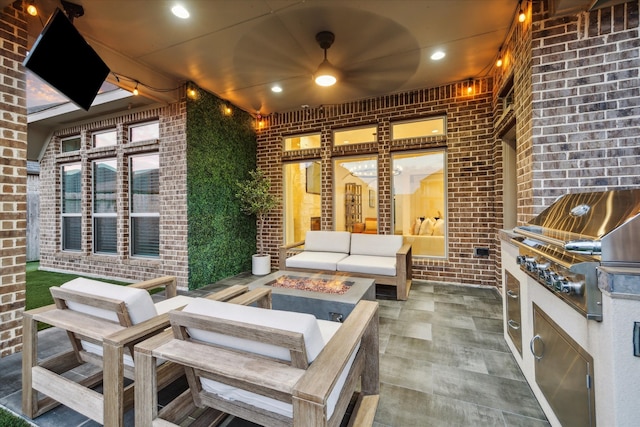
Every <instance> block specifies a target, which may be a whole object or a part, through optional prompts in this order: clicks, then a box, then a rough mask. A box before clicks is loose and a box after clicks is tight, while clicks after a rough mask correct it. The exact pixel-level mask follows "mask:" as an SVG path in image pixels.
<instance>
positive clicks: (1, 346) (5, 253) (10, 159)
mask: <svg viewBox="0 0 640 427" xmlns="http://www.w3.org/2000/svg"><path fill="white" fill-rule="evenodd" d="M0 28H2V30H1V31H0V38H1V43H0V59H1V62H0V64H1V68H0V69H1V73H2V80H0V99H1V102H2V108H1V112H0V114H1V116H0V117H1V118H0V132H2V138H1V139H0V153H1V154H2V155H1V156H0V206H1V207H2V209H1V212H2V216H1V217H0V266H1V268H0V357H4V356H8V355H10V354H12V353H15V352H17V351H20V350H21V349H22V312H23V310H24V306H25V289H26V282H25V278H26V276H25V274H26V273H25V265H26V259H27V247H26V241H27V239H26V231H27V108H26V105H27V101H26V89H25V88H26V76H25V70H24V67H23V66H22V61H23V60H24V57H25V54H26V48H27V22H26V20H25V16H24V13H23V12H22V10H21V9H16V8H14V6H7V7H6V8H4V9H3V10H2V12H0Z"/></svg>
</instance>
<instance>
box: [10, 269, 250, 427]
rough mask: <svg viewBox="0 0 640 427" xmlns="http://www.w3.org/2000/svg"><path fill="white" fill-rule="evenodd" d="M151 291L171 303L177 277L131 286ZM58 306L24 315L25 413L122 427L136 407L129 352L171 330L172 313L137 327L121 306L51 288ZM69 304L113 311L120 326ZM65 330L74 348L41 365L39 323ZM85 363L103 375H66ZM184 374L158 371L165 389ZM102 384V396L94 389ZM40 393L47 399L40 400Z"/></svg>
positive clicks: (169, 368) (225, 294)
mask: <svg viewBox="0 0 640 427" xmlns="http://www.w3.org/2000/svg"><path fill="white" fill-rule="evenodd" d="M128 286H131V287H134V288H140V289H145V290H147V291H151V290H153V289H158V288H164V289H165V296H166V298H167V299H169V298H173V297H175V296H176V295H177V286H176V278H175V277H174V276H164V277H159V278H156V279H151V280H147V281H144V282H139V283H134V284H131V285H128ZM50 289H51V292H52V295H53V296H54V301H55V304H52V305H49V306H45V307H41V308H37V309H34V310H29V311H25V312H24V314H23V328H24V331H23V334H24V335H23V338H24V342H23V350H22V353H23V355H22V412H23V414H24V415H26V416H27V417H29V418H32V419H33V418H36V417H38V416H40V415H42V414H43V413H45V412H47V411H49V410H51V409H53V408H54V407H56V406H58V405H60V404H63V405H65V406H68V407H70V408H72V409H73V410H75V411H77V412H79V413H81V414H83V415H85V416H87V417H88V418H91V419H92V420H94V421H96V422H98V423H100V424H103V425H105V426H122V425H123V423H124V421H123V417H124V413H125V412H126V410H128V409H130V408H131V407H132V406H133V399H134V387H133V386H134V384H135V383H132V384H129V385H127V386H125V383H124V379H125V378H128V379H134V369H133V368H132V367H131V366H127V365H126V364H125V363H124V362H123V356H124V354H125V352H130V353H129V354H130V355H131V356H133V355H134V353H133V346H134V345H135V344H136V343H138V342H140V341H143V340H145V339H148V338H149V337H151V336H153V335H154V334H158V333H160V332H162V331H164V330H165V329H167V328H168V327H169V317H168V314H166V313H165V314H160V315H157V316H155V317H153V318H151V319H149V320H147V321H144V322H141V323H139V324H137V325H132V324H131V319H130V316H129V313H128V311H127V308H126V305H125V303H124V302H123V301H119V300H115V299H112V298H104V297H99V296H96V295H89V294H86V293H82V292H77V291H72V290H68V289H63V288H58V287H52V288H50ZM246 292H248V287H247V286H241V285H236V286H232V287H229V288H227V289H224V290H223V291H220V292H217V293H214V294H212V295H211V296H210V297H209V298H211V299H215V300H220V301H227V300H230V299H232V298H234V297H237V296H238V295H241V294H244V293H246ZM66 301H74V302H76V303H82V304H85V305H90V306H92V307H99V308H101V309H107V310H112V311H114V312H115V313H116V314H117V316H118V319H119V323H114V322H111V321H108V320H105V319H102V318H99V317H94V316H90V315H88V314H84V313H80V312H77V311H73V310H70V309H68V307H67V304H66ZM39 322H42V323H46V324H48V325H51V326H54V327H58V328H61V329H63V330H65V331H66V332H67V335H68V336H69V338H70V340H71V345H72V349H71V350H69V351H64V352H62V353H60V354H57V355H54V356H52V357H49V358H47V359H45V360H42V361H39V360H38V357H37V350H38V331H37V326H38V323H39ZM80 339H82V340H84V341H87V342H91V343H95V344H98V345H101V346H102V349H103V352H102V357H101V356H99V355H96V354H95V353H90V352H87V351H85V350H83V348H82V346H81V343H80ZM84 363H89V364H92V365H95V366H97V367H98V368H99V371H98V372H96V373H95V374H93V375H90V376H88V377H85V378H84V379H81V380H79V381H77V382H76V381H72V380H71V379H68V378H66V377H63V376H62V374H63V373H65V372H68V371H70V370H72V369H74V368H76V367H78V366H80V365H82V364H84ZM182 375H184V370H183V369H182V368H181V367H179V366H176V365H174V364H167V363H165V364H162V365H160V366H159V367H158V372H157V376H158V386H159V388H162V387H163V386H165V385H168V384H170V383H171V382H173V381H174V380H176V379H177V378H179V377H180V376H182ZM101 382H102V385H103V393H99V392H97V391H95V390H93V387H95V386H97V385H99V384H100V383H101ZM38 392H41V393H43V394H44V395H45V397H44V398H41V399H40V398H39V396H38Z"/></svg>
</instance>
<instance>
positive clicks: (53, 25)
mask: <svg viewBox="0 0 640 427" xmlns="http://www.w3.org/2000/svg"><path fill="white" fill-rule="evenodd" d="M23 65H24V66H25V67H26V68H27V69H29V70H31V71H32V72H33V73H34V74H35V75H37V76H38V77H39V78H41V79H42V80H44V81H45V82H47V83H48V84H49V85H51V86H52V87H53V88H55V89H56V90H58V91H59V92H60V93H61V94H63V95H64V96H66V97H67V98H69V100H71V101H72V102H73V103H74V104H76V105H77V106H79V107H81V108H83V109H84V110H85V111H89V107H91V104H92V103H93V100H94V99H95V98H96V95H97V94H98V91H99V90H100V86H102V83H104V81H105V79H106V78H107V76H108V75H109V71H110V70H109V67H107V65H106V64H105V63H104V61H103V60H102V59H101V58H100V56H98V54H97V53H96V51H95V50H93V48H92V47H91V46H89V44H88V43H87V42H86V41H85V39H84V37H82V35H81V34H80V33H79V32H78V30H77V29H76V27H74V26H73V24H72V23H71V21H70V20H69V18H67V16H66V15H65V14H64V12H63V11H62V10H61V9H56V11H55V12H54V13H53V15H52V16H51V18H49V21H47V25H45V27H44V29H43V30H42V32H41V33H40V35H39V36H38V38H37V40H36V42H35V43H34V44H33V47H32V48H31V50H30V52H29V54H28V55H27V57H26V58H25V60H24V64H23Z"/></svg>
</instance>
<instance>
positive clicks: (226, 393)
mask: <svg viewBox="0 0 640 427" xmlns="http://www.w3.org/2000/svg"><path fill="white" fill-rule="evenodd" d="M200 300H202V299H200V298H198V299H197V300H196V301H194V302H193V303H191V304H189V305H188V306H187V307H185V308H184V309H183V311H184V312H190V313H197V314H203V315H212V314H211V313H212V311H209V310H207V309H208V308H209V307H206V306H208V305H210V304H208V303H209V302H215V303H218V302H217V301H209V300H203V301H204V302H205V303H206V304H199V303H198V302H199V301H200ZM219 304H225V303H218V304H214V305H219ZM226 304H227V305H230V306H232V307H238V308H240V307H245V306H237V305H236V306H234V305H233V304H228V303H226ZM247 308H252V309H256V310H260V311H265V309H260V308H256V307H247ZM211 309H214V310H215V308H213V307H211ZM231 311H235V310H231ZM239 311H244V310H239ZM266 311H269V312H272V313H279V311H278V310H266ZM213 313H215V317H222V318H225V319H229V320H238V319H235V317H237V316H236V315H233V316H231V317H234V319H230V318H229V317H227V316H224V317H223V316H218V315H219V314H220V312H219V311H217V310H216V311H213ZM280 313H287V315H285V316H283V317H280V315H277V318H278V320H277V321H276V322H275V323H278V324H279V323H280V321H281V320H284V319H285V318H288V317H291V320H294V318H295V317H298V316H295V315H298V314H301V313H293V312H280ZM289 315H293V316H289ZM302 316H304V317H306V318H308V317H311V318H312V319H313V322H314V323H315V324H316V325H317V326H316V327H317V329H318V332H319V334H320V335H319V340H322V347H324V345H325V343H326V342H328V341H329V340H330V339H331V338H332V337H333V335H334V334H335V333H336V332H337V331H338V329H339V328H340V325H341V324H340V323H338V322H330V321H328V320H317V319H315V317H313V316H311V315H307V314H302ZM254 319H255V318H252V320H254ZM246 320H247V319H245V318H241V319H239V321H246ZM272 320H273V319H269V320H267V321H265V322H264V323H263V322H258V323H254V322H253V321H250V322H246V323H253V324H262V325H265V326H271V325H270V324H272V323H274V322H272ZM305 322H306V319H305ZM297 326H299V325H297V324H296V323H295V322H294V323H287V324H286V325H285V327H282V325H280V326H277V327H276V326H274V327H276V328H277V329H285V330H296V329H300V328H298V327H297ZM311 329H312V330H313V332H312V334H313V335H314V336H315V335H316V331H315V329H316V328H313V327H312V328H311ZM189 333H190V334H191V336H192V337H193V338H196V339H201V338H202V335H211V336H220V335H221V334H216V333H211V332H204V331H197V330H196V331H194V330H192V329H189ZM194 333H195V334H196V335H198V336H200V338H197V337H196V335H194ZM201 334H202V335H201ZM225 338H229V337H225ZM306 338H307V336H306V335H305V345H306V344H307V339H306ZM316 339H318V338H316ZM232 340H237V341H238V342H240V341H248V340H242V339H237V338H236V339H232ZM202 341H207V340H202ZM207 342H212V341H207ZM248 342H249V343H251V346H250V351H252V352H254V353H258V354H263V355H269V354H264V353H262V351H261V350H262V349H263V347H262V344H256V343H254V342H251V341H248ZM212 343H216V344H218V345H224V346H227V347H232V348H236V349H242V350H245V351H247V350H246V349H245V348H240V347H244V346H243V345H240V344H234V343H232V345H225V344H221V343H220V342H219V341H214V342H212ZM271 347H274V346H271ZM359 348H360V347H359V346H358V347H357V348H356V349H355V350H354V352H353V353H352V354H351V357H350V358H349V360H348V362H347V364H346V366H345V368H344V369H343V371H342V373H341V374H340V376H339V377H338V381H336V385H335V386H334V388H333V390H332V391H331V393H330V394H329V397H328V399H327V417H331V415H332V414H333V411H334V410H335V407H336V404H337V402H338V398H339V397H340V391H341V390H342V387H343V386H344V383H345V381H346V380H347V375H348V374H349V370H350V369H351V365H352V364H353V360H354V359H355V357H356V354H357V352H358V349H359ZM308 349H309V347H307V350H308ZM256 350H258V351H256ZM320 350H321V349H320ZM318 353H319V352H318ZM288 355H289V352H288V351H287V358H286V360H290V358H289V357H288ZM279 358H280V359H284V358H283V357H279ZM314 359H315V357H314ZM200 383H201V384H202V388H203V389H204V390H206V391H207V392H209V393H213V394H215V395H217V396H220V397H222V398H223V399H226V400H230V401H241V402H244V403H246V404H249V405H252V406H255V407H257V408H262V409H265V410H267V411H270V412H274V413H277V414H280V415H283V416H285V417H289V418H292V417H293V405H292V404H291V403H286V402H283V401H280V400H277V399H273V398H270V397H266V396H263V395H261V394H258V393H253V392H250V391H246V390H243V389H240V388H237V387H233V386H230V385H227V384H223V383H221V382H219V381H214V380H209V379H206V378H200Z"/></svg>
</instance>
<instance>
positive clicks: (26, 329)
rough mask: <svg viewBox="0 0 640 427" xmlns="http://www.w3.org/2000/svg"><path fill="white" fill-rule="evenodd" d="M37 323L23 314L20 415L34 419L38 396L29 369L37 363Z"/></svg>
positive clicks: (29, 316)
mask: <svg viewBox="0 0 640 427" xmlns="http://www.w3.org/2000/svg"><path fill="white" fill-rule="evenodd" d="M37 324H38V322H36V321H34V320H33V317H31V315H29V314H27V313H25V314H24V316H23V320H22V325H23V326H22V334H23V335H22V337H23V342H22V413H23V414H24V415H26V416H27V417H29V418H34V417H35V414H36V413H37V411H38V394H37V392H36V391H35V390H34V389H33V381H32V377H31V369H32V368H33V367H34V366H36V364H37V362H38V330H37Z"/></svg>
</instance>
